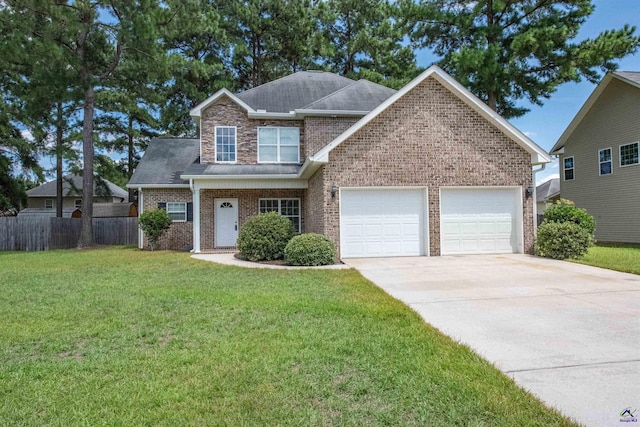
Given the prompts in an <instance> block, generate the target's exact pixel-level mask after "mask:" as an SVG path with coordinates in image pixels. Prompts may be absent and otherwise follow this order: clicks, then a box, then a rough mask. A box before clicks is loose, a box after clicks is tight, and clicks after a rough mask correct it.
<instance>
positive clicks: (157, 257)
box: [0, 248, 572, 426]
mask: <svg viewBox="0 0 640 427" xmlns="http://www.w3.org/2000/svg"><path fill="white" fill-rule="evenodd" d="M0 325H1V327H0V425H2V426H17V425H20V426H24V425H27V426H43V425H56V426H58V425H60V426H61V425H65V426H67V425H90V426H100V425H109V426H111V425H121V426H144V425H148V426H156V425H166V426H177V425H179V426H188V425H197V426H204V425H229V426H236V425H247V426H251V425H264V426H267V425H283V426H286V425H291V426H301V425H325V426H326V425H352V426H356V425H357V426H364V425H367V426H368V425H402V426H411V425H416V426H417V425H419V426H424V425H430V426H440V425H442V426H445V425H446V426H450V425H458V426H496V425H499V426H525V425H526V426H536V425H537V426H552V425H572V424H571V422H570V421H569V420H567V419H566V418H563V417H562V416H560V415H559V414H558V413H557V412H555V411H554V410H552V409H549V408H547V407H545V406H544V405H543V404H542V403H540V402H539V401H538V400H537V399H535V398H534V397H533V396H531V395H530V394H528V393H527V392H525V391H524V390H522V389H520V388H519V387H517V386H516V385H515V384H514V383H513V382H512V381H511V380H510V379H509V378H507V377H506V376H504V375H502V374H501V373H500V372H499V371H498V370H496V369H495V368H494V367H493V366H492V365H490V364H489V363H487V362H486V361H484V360H483V359H481V358H480V357H478V356H477V355H476V354H474V353H473V352H471V351H470V350H468V349H467V348H466V347H463V346H461V345H458V344H456V343H454V342H453V341H451V340H450V339H449V338H447V337H445V336H443V335H442V334H440V333H439V332H438V331H437V330H435V329H433V328H431V327H429V326H428V325H425V324H424V323H423V322H422V320H421V319H420V318H419V317H418V315H417V314H415V313H414V312H412V311H411V310H409V309H408V308H407V307H405V306H404V305H402V304H401V303H400V302H398V301H396V300H394V299H392V298H390V297H389V296H387V295H386V294H384V293H383V292H382V291H381V290H379V289H378V288H376V287H375V286H374V285H372V284H371V283H369V282H368V281H366V280H365V279H364V278H362V276H360V274H358V273H357V272H356V271H353V270H339V271H327V270H304V271H289V270H265V269H255V270H254V269H241V268H237V267H228V266H221V265H216V264H213V263H208V262H203V261H198V260H193V259H191V258H189V256H188V254H185V253H175V252H141V251H138V250H137V249H129V248H110V249H99V250H83V251H78V250H67V251H51V252H46V253H0Z"/></svg>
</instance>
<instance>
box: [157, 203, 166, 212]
mask: <svg viewBox="0 0 640 427" xmlns="http://www.w3.org/2000/svg"><path fill="white" fill-rule="evenodd" d="M158 209H162V210H165V211H166V210H167V202H160V203H158Z"/></svg>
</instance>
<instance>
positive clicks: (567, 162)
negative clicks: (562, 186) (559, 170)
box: [564, 156, 574, 181]
mask: <svg viewBox="0 0 640 427" xmlns="http://www.w3.org/2000/svg"><path fill="white" fill-rule="evenodd" d="M573 178H574V165H573V156H571V157H565V158H564V180H565V181H572V180H573Z"/></svg>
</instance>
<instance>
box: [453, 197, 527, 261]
mask: <svg viewBox="0 0 640 427" xmlns="http://www.w3.org/2000/svg"><path fill="white" fill-rule="evenodd" d="M519 195H520V193H519V191H518V189H514V188H486V189H483V188H468V189H467V188H465V189H458V188H441V189H440V221H441V223H440V232H441V253H442V255H455V254H495V253H514V252H520V248H519V246H520V245H519V244H518V236H519V234H520V233H519V229H520V224H521V221H522V218H521V215H517V214H516V213H517V211H518V206H519Z"/></svg>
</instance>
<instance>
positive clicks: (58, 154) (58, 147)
mask: <svg viewBox="0 0 640 427" xmlns="http://www.w3.org/2000/svg"><path fill="white" fill-rule="evenodd" d="M56 107H57V111H56V113H57V114H56V216H57V217H58V218H62V136H63V134H62V130H63V129H62V119H63V117H62V102H58V103H57V104H56Z"/></svg>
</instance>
